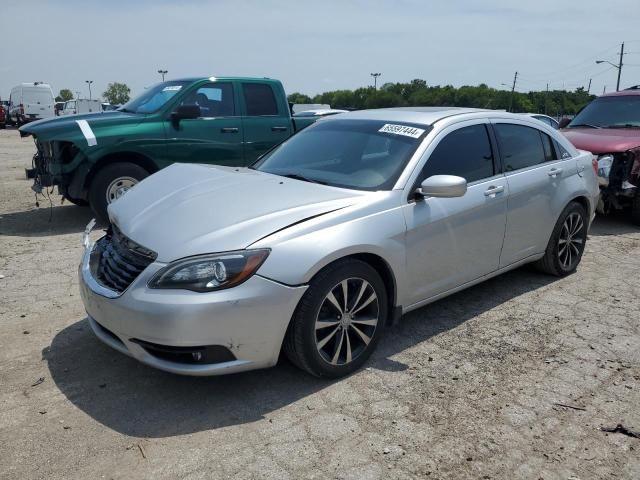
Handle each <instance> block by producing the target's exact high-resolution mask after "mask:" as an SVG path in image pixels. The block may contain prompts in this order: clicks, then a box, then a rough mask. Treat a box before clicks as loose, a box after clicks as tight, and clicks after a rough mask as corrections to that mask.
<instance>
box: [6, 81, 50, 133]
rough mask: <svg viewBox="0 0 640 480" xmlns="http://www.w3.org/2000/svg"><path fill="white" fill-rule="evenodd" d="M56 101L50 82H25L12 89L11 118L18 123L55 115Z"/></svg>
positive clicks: (10, 101)
mask: <svg viewBox="0 0 640 480" xmlns="http://www.w3.org/2000/svg"><path fill="white" fill-rule="evenodd" d="M55 103H56V102H55V100H54V98H53V91H52V90H51V86H49V84H48V83H42V82H34V83H23V84H21V85H18V86H17V87H13V88H12V89H11V96H10V97H9V118H10V120H11V123H13V124H16V125H22V124H24V123H27V122H32V121H34V120H41V119H43V118H50V117H53V116H55V110H54V105H55Z"/></svg>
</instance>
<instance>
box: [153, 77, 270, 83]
mask: <svg viewBox="0 0 640 480" xmlns="http://www.w3.org/2000/svg"><path fill="white" fill-rule="evenodd" d="M201 80H210V81H214V80H242V81H251V82H277V81H278V80H276V79H274V78H269V77H233V76H231V77H229V76H227V77H218V76H215V75H213V76H209V77H181V78H171V79H167V80H165V81H166V82H198V81H201Z"/></svg>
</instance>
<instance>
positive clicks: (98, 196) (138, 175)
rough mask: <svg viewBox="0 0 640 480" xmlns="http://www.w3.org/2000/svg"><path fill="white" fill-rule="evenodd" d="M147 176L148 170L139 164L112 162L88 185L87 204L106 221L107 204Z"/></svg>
mask: <svg viewBox="0 0 640 480" xmlns="http://www.w3.org/2000/svg"><path fill="white" fill-rule="evenodd" d="M148 176H149V172H148V171H146V170H145V169H144V168H142V167H141V166H140V165H136V164H135V163H129V162H119V163H112V164H111V165H107V166H106V167H104V168H102V169H101V170H99V171H98V173H96V175H95V176H94V177H93V180H92V181H91V184H90V185H89V204H90V205H91V209H92V210H93V213H95V214H96V217H97V218H98V219H99V220H102V221H103V222H105V223H108V222H109V216H108V215H107V207H108V206H109V204H110V203H112V202H114V201H115V200H117V199H118V198H120V196H122V195H123V194H124V193H125V192H126V191H127V190H128V189H130V188H131V187H133V186H134V185H135V184H137V183H138V182H140V181H141V180H143V179H144V178H146V177H148Z"/></svg>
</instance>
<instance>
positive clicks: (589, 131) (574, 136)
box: [561, 128, 640, 154]
mask: <svg viewBox="0 0 640 480" xmlns="http://www.w3.org/2000/svg"><path fill="white" fill-rule="evenodd" d="M561 131H562V133H563V134H564V136H565V137H567V138H568V139H569V141H570V142H571V143H573V145H575V147H576V148H579V149H580V150H588V151H590V152H591V153H595V154H601V153H617V152H626V151H627V150H629V149H631V148H635V147H638V146H640V129H637V128H635V129H633V128H629V129H623V128H565V129H563V130H561Z"/></svg>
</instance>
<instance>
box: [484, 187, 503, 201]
mask: <svg viewBox="0 0 640 480" xmlns="http://www.w3.org/2000/svg"><path fill="white" fill-rule="evenodd" d="M500 192H504V186H503V185H491V186H490V187H489V188H487V189H486V190H485V191H484V196H485V197H491V198H494V197H495V196H496V193H500Z"/></svg>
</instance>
